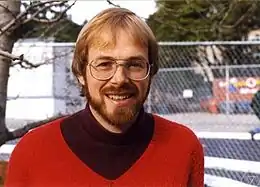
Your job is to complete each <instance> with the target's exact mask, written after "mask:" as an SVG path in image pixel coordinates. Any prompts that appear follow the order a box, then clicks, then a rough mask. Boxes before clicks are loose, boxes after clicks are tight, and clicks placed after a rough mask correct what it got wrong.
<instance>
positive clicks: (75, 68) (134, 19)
mask: <svg viewBox="0 0 260 187" xmlns="http://www.w3.org/2000/svg"><path fill="white" fill-rule="evenodd" d="M118 29H123V30H124V31H126V32H127V33H129V34H130V36H131V37H132V38H133V39H134V40H135V41H136V42H138V43H139V44H140V45H142V46H143V47H147V49H148V58H149V63H150V64H152V65H153V66H152V69H151V75H152V76H153V75H155V74H156V73H157V71H158V44H157V41H156V39H155V36H154V34H153V32H152V31H151V29H150V28H149V26H148V25H147V24H146V23H145V22H144V21H143V20H142V19H141V18H139V17H138V16H137V15H136V14H135V13H133V12H131V11H130V10H128V9H125V8H108V9H106V10H103V11H102V12H100V13H99V14H97V15H96V16H95V17H94V18H92V19H91V20H90V21H89V22H88V23H87V24H85V25H84V27H83V28H82V30H81V31H80V33H79V35H78V38H77V41H76V46H75V52H74V57H73V62H72V72H73V74H74V75H75V76H76V77H79V76H83V77H85V71H86V65H87V63H88V50H89V48H90V46H91V45H92V44H93V43H94V42H95V41H97V39H98V37H99V36H100V35H101V34H104V33H111V40H112V43H113V45H115V43H116V34H117V33H118V32H117V31H118ZM105 45H106V44H105Z"/></svg>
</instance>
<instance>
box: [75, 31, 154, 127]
mask: <svg viewBox="0 0 260 187" xmlns="http://www.w3.org/2000/svg"><path fill="white" fill-rule="evenodd" d="M107 37H108V38H109V36H107ZM108 38H107V39H108ZM104 39H105V37H104ZM104 56H106V57H110V58H114V59H120V63H122V64H123V63H125V60H124V59H129V58H135V57H139V58H140V57H142V58H144V59H146V61H147V62H148V49H147V48H143V47H142V46H140V45H138V44H136V43H135V42H133V40H132V39H131V37H129V36H128V35H127V34H126V33H125V32H123V31H121V32H119V34H118V38H117V42H116V45H114V46H112V45H108V46H106V47H104V46H102V47H100V46H99V45H92V46H91V47H90V49H89V53H88V59H89V62H91V61H92V60H95V59H97V58H100V57H104ZM121 60H122V62H121ZM79 81H80V83H81V84H82V85H84V87H85V92H86V97H87V100H88V102H89V104H90V107H91V108H93V109H94V110H95V111H96V112H97V113H98V114H99V117H102V118H103V120H105V121H106V122H109V123H110V124H111V125H115V126H121V125H123V124H126V123H128V122H130V121H132V120H133V119H134V118H135V117H136V115H137V114H138V112H139V111H140V109H141V107H142V105H143V103H144V102H145V100H146V98H147V95H148V92H149V86H150V76H148V77H147V78H146V79H144V80H141V81H133V80H131V79H129V78H128V77H127V74H126V70H125V69H124V67H123V66H118V68H117V71H116V73H115V74H114V76H113V77H112V78H111V79H109V80H106V81H101V80H97V79H95V78H93V77H92V75H91V73H90V68H89V66H87V68H86V78H84V77H79Z"/></svg>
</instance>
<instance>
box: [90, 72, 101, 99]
mask: <svg viewBox="0 0 260 187" xmlns="http://www.w3.org/2000/svg"><path fill="white" fill-rule="evenodd" d="M86 78H87V79H86V83H87V84H86V86H87V87H88V91H89V94H90V96H91V97H97V96H99V95H100V93H99V92H100V88H101V87H102V84H101V83H100V81H98V80H96V79H94V78H93V77H92V76H90V75H89V74H87V76H86Z"/></svg>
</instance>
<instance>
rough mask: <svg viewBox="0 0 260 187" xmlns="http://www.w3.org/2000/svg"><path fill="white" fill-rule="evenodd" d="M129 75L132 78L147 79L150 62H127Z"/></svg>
mask: <svg viewBox="0 0 260 187" xmlns="http://www.w3.org/2000/svg"><path fill="white" fill-rule="evenodd" d="M125 67H126V69H127V73H128V77H129V78H130V79H132V80H141V79H145V78H146V77H147V75H148V74H149V68H150V66H149V63H147V62H145V61H141V60H140V61H138V60H136V61H131V62H128V63H126V64H125Z"/></svg>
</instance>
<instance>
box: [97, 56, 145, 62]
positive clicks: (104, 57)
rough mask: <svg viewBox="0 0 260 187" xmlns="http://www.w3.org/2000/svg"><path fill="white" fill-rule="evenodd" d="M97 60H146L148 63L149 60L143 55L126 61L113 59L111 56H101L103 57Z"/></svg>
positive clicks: (130, 57) (128, 58) (131, 57)
mask: <svg viewBox="0 0 260 187" xmlns="http://www.w3.org/2000/svg"><path fill="white" fill-rule="evenodd" d="M96 60H145V61H147V59H146V58H145V57H144V56H142V55H135V56H129V57H127V58H124V59H117V58H113V57H111V56H102V55H101V56H98V57H97V58H96Z"/></svg>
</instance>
